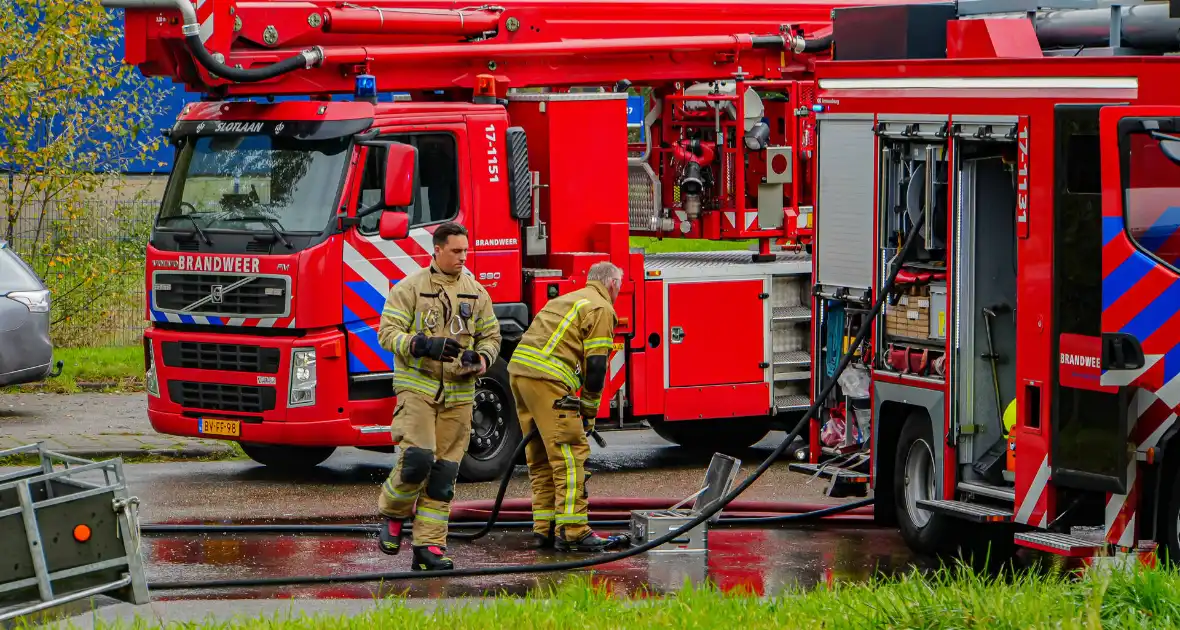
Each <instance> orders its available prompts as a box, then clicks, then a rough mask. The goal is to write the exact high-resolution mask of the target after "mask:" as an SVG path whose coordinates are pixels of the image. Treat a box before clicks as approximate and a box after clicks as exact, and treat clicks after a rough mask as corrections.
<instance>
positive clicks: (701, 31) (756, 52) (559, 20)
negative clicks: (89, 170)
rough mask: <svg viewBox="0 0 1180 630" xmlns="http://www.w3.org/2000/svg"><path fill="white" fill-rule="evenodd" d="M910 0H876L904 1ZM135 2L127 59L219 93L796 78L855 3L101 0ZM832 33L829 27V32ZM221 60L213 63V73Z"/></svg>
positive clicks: (151, 72) (119, 4)
mask: <svg viewBox="0 0 1180 630" xmlns="http://www.w3.org/2000/svg"><path fill="white" fill-rule="evenodd" d="M903 1H904V0H873V3H874V4H900V3H901V2H903ZM102 2H103V5H104V6H107V7H114V8H124V9H127V16H126V21H125V24H126V25H125V37H126V47H125V50H126V56H125V61H126V62H127V63H129V64H132V65H135V66H137V67H139V69H140V71H141V72H143V73H144V74H145V75H148V76H168V77H171V78H172V79H173V80H175V81H178V82H182V83H185V84H186V86H187V87H188V89H189V90H191V91H196V92H207V93H210V92H211V93H215V94H217V95H219V96H230V95H234V96H248V95H287V94H330V93H351V92H352V91H353V89H354V84H355V77H356V75H358V74H372V75H374V76H376V77H377V80H378V87H379V89H380V90H381V91H392V90H397V91H401V90H430V89H448V88H455V87H459V88H470V87H473V86H474V85H475V83H476V77H477V76H478V75H480V74H491V75H494V76H495V77H496V81H497V82H498V83H500V84H502V85H507V86H509V87H537V86H553V87H560V86H568V85H579V84H587V83H591V84H604V83H614V82H617V81H620V80H623V79H626V80H629V81H632V82H633V83H635V84H641V85H642V84H648V83H654V82H664V81H687V80H694V81H700V80H710V79H723V78H730V77H732V76H733V75H734V73H736V72H738V70H739V68H740V70H741V72H742V73H744V74H745V75H746V76H748V77H751V78H768V79H778V78H791V77H797V76H798V75H799V73H801V72H805V71H806V69H807V68H808V67H809V66H810V60H811V58H812V57H813V56H815V55H817V54H819V55H823V54H826V49H827V44H828V43H829V42H830V39H829V38H824V37H822V35H824V34H825V33H826V32H827V31H829V30H830V15H831V10H832V9H833V8H836V7H839V6H853V5H859V4H863V3H864V0H862V1H861V2H856V0H769V1H767V0H761V1H759V0H734V1H731V2H724V1H722V2H711V1H708V0H523V1H522V2H518V3H514V4H511V5H506V6H499V5H484V6H462V5H459V4H458V3H454V2H447V1H441V0H405V1H404V2H398V3H396V4H395V3H394V2H392V1H389V0H369V1H367V2H363V4H362V3H342V2H336V1H334V0H305V1H282V2H277V1H271V0H204V1H203V2H201V3H199V5H196V6H195V5H193V4H192V3H191V1H190V0H102ZM817 34H818V35H821V37H818V38H817V37H816V35H817ZM210 71H212V72H210Z"/></svg>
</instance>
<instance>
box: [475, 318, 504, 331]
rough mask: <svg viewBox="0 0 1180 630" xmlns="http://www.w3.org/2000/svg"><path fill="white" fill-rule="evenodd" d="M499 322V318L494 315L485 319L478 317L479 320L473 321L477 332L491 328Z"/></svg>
mask: <svg viewBox="0 0 1180 630" xmlns="http://www.w3.org/2000/svg"><path fill="white" fill-rule="evenodd" d="M499 323H500V320H498V319H496V318H495V317H488V318H485V319H479V320H476V321H475V330H476V331H478V332H483V331H485V330H491V329H492V328H494V327H496V326H497V325H499Z"/></svg>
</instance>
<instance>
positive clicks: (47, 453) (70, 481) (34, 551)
mask: <svg viewBox="0 0 1180 630" xmlns="http://www.w3.org/2000/svg"><path fill="white" fill-rule="evenodd" d="M31 453H36V454H37V455H38V457H39V459H40V465H39V466H32V467H29V468H25V469H22V470H18V471H15V472H10V473H7V474H0V492H3V491H5V490H15V491H16V493H17V498H18V500H19V502H20V505H19V506H17V507H14V508H9V509H6V510H0V519H3V518H6V517H12V516H16V515H18V514H19V515H20V516H21V518H22V520H23V521H24V529H25V534H26V536H27V538H28V545H29V555H30V557H31V558H32V561H33V569H34V572H35V573H36V575H35V577H32V578H27V579H23V580H15V581H11V582H7V583H2V584H0V594H3V593H7V592H10V591H14V590H17V589H22V588H28V587H31V586H36V587H37V590H38V594H39V596H40V602H38V603H36V604H32V605H28V606H24V607H21V608H18V609H15V610H9V611H6V612H0V621H6V620H9V619H13V618H16V617H20V616H23V615H28V614H31V613H35V612H38V611H41V610H45V609H47V608H52V607H54V606H59V605H61V604H66V603H69V602H73V601H77V600H80V599H85V598H87V597H92V596H94V595H100V594H104V593H110V592H111V591H117V590H120V589H124V588H126V587H130V589H129V590H128V591H127V592H128V593H129V595H130V597H129V599H128V601H129V602H130V603H132V604H146V603H148V602H149V601H150V599H151V597H150V594H149V593H148V587H147V578H146V575H145V572H144V563H143V556H142V555H141V553H140V532H139V523H138V520H139V519H138V515H137V510H138V506H139V499H138V498H137V497H133V496H130V494H129V492H128V490H127V484H126V481H125V478H124V475H123V460H122V458H114V459H110V460H107V461H103V462H94V461H89V460H86V459H82V458H80V457H73V456H71V455H66V454H64V453H58V452H56V451H51V450H48V449H46V448H45V447H44V445H43V444H42V443H40V442H38V443H36V444H30V445H27V446H21V447H17V448H14V449H9V450H5V451H0V458H3V457H10V456H13V455H23V454H31ZM56 464H62V465H63V466H64V469H63V470H57V471H55V470H54V467H55V465H56ZM97 471H101V472H102V473H103V480H104V484H103V485H99V484H95V483H91V482H89V481H84V480H82V479H78V478H77V476H78V475H80V474H82V473H88V472H97ZM112 478H113V479H112ZM51 480H52V481H54V482H56V483H58V484H62V485H67V486H72V487H74V488H77V489H78V490H79V491H78V492H75V493H73V494H68V495H64V496H58V497H55V496H53V494H54V491H53V487H52V485H51V484H49V483H45V488H46V493H47V494H48V495H49V496H48V497H47V498H45V499H42V500H40V501H35V500H34V499H33V495H32V492H31V490H30V485H31V484H37V483H42V482H49V481H51ZM102 494H111V495H113V496H114V499H113V500H112V502H111V510H112V511H113V512H114V513H115V514H116V519H117V525H118V536H119V537H120V538H121V539H122V540H123V550H124V555H123V556H122V557H119V558H112V559H109V560H104V561H102V562H96V563H92V564H87V565H83V566H79V567H74V568H71V569H65V570H61V571H56V572H53V573H50V571H49V568H48V561H47V559H46V555H45V546H44V544H43V543H42V540H41V532H40V527H39V525H38V521H37V511H38V510H40V509H43V508H47V507H50V506H54V505H59V504H62V503H68V502H70V501H76V500H79V499H85V498H89V497H93V496H98V495H102ZM118 567H126V571H125V572H124V573H123V575H122V577H121V578H120V579H118V580H116V581H114V582H109V583H106V584H101V585H98V586H94V587H90V588H85V589H82V590H77V591H72V592H68V593H62V594H59V593H57V592H55V590H54V588H53V582H54V581H56V580H61V579H64V578H70V577H77V576H81V575H85V574H87V573H93V572H96V571H106V570H109V569H113V568H118ZM120 599H122V598H120ZM18 605H19V604H18Z"/></svg>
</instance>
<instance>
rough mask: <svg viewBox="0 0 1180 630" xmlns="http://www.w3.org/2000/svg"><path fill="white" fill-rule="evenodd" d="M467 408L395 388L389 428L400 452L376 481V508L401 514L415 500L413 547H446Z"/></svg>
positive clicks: (465, 437) (468, 436)
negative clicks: (378, 483) (379, 481)
mask: <svg viewBox="0 0 1180 630" xmlns="http://www.w3.org/2000/svg"><path fill="white" fill-rule="evenodd" d="M471 412H472V405H471V403H467V404H464V405H459V406H456V407H451V408H450V409H448V408H446V407H444V406H443V405H441V404H438V403H436V402H434V401H433V400H432V399H431V398H428V397H426V396H424V395H422V394H419V393H418V392H413V391H404V392H401V393H399V394H398V397H397V407H396V408H395V410H394V412H393V422H392V423H391V424H390V433H391V434H392V437H393V439H394V441H395V442H398V443H399V446H400V447H401V456H400V457H398V459H397V463H396V464H395V465H394V467H393V470H392V471H391V472H390V473H389V478H388V479H386V480H385V483H384V484H382V485H381V495H380V498H379V499H378V502H377V509H378V511H379V512H380V513H381V514H382V515H384V516H388V517H390V518H393V519H405V518H408V517H409V516H410V513H411V512H412V511H414V504H415V502H417V510H416V514H415V516H414V532H413V535H414V539H413V545H414V546H415V547H422V546H427V545H437V546H439V547H443V548H445V547H446V544H447V522H448V521H449V520H450V517H451V499H453V498H454V497H455V478H456V477H457V476H458V474H459V462H460V461H462V459H463V455H464V454H466V452H467V444H468V442H469V441H470V440H471Z"/></svg>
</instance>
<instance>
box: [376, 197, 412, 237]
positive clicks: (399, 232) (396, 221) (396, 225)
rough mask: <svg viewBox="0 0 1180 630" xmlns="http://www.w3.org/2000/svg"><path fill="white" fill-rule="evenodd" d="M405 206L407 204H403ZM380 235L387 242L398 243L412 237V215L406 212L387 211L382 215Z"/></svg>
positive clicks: (379, 227) (379, 228)
mask: <svg viewBox="0 0 1180 630" xmlns="http://www.w3.org/2000/svg"><path fill="white" fill-rule="evenodd" d="M403 205H405V204H403ZM377 230H378V233H379V234H380V235H381V238H382V239H384V240H387V241H398V240H401V239H403V238H406V237H408V236H409V235H410V215H408V214H406V213H405V212H394V211H389V210H387V211H385V212H382V213H381V223H380V224H379V225H378V228H377Z"/></svg>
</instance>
